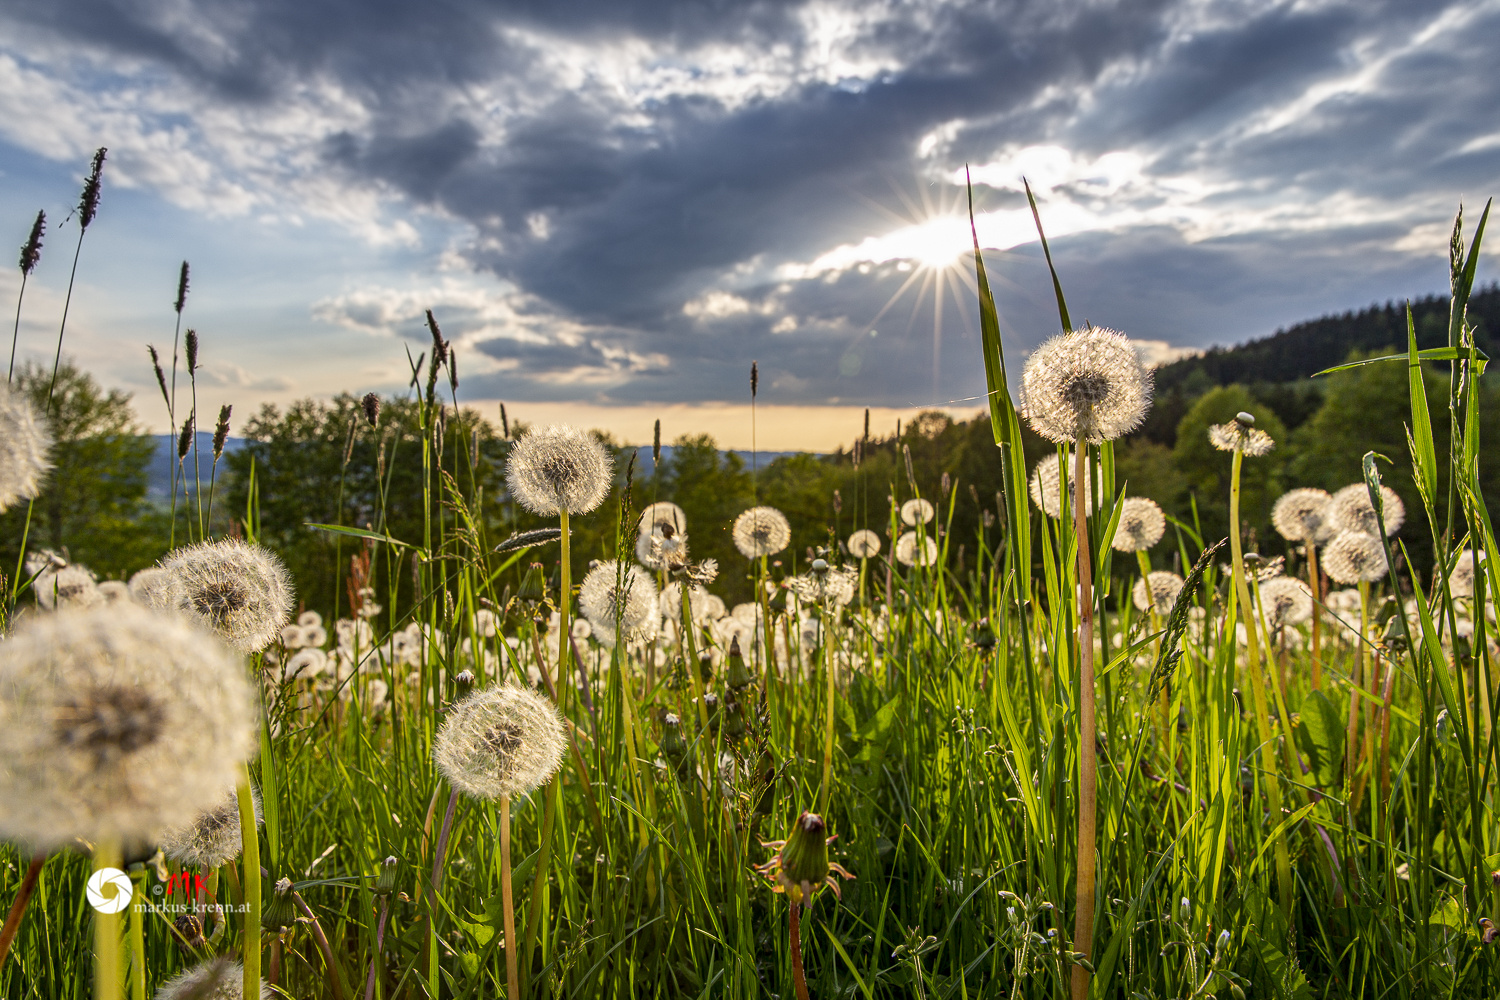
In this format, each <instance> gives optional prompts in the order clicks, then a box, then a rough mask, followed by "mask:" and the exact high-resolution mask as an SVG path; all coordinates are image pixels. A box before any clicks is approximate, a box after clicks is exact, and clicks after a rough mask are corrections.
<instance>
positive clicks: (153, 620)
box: [0, 604, 256, 849]
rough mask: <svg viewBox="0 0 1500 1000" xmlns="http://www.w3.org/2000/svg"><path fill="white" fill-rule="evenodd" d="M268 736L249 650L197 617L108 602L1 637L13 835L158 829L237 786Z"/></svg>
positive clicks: (5, 799) (5, 780)
mask: <svg viewBox="0 0 1500 1000" xmlns="http://www.w3.org/2000/svg"><path fill="white" fill-rule="evenodd" d="M255 746H256V725H255V702H254V697H253V693H252V688H251V685H250V681H249V679H248V678H247V677H246V676H245V671H244V668H243V666H242V664H241V662H240V660H239V658H238V657H237V656H235V655H233V654H232V653H231V652H230V651H229V650H227V649H226V648H224V646H223V644H222V643H221V642H220V641H219V640H218V639H217V638H215V637H214V636H212V635H210V634H208V633H205V632H203V631H202V630H200V629H198V628H196V627H194V626H193V625H192V624H191V623H189V622H186V621H183V620H181V619H177V618H171V617H163V616H161V615H158V614H153V613H152V612H150V611H148V610H146V609H145V608H141V607H138V606H136V605H133V604H109V605H99V606H97V607H93V608H87V609H83V610H67V611H60V612H58V613H57V614H55V615H40V616H34V617H32V618H30V619H28V620H27V621H26V622H25V623H24V624H22V625H21V626H20V627H19V628H17V629H16V631H15V633H14V634H13V635H12V636H11V637H10V638H9V639H7V640H6V641H5V642H4V643H0V837H3V838H5V839H9V840H14V841H20V842H22V843H26V844H30V845H33V846H35V847H37V848H39V849H45V848H49V847H52V846H56V845H58V844H61V843H64V842H66V841H68V840H71V839H73V838H74V837H82V838H84V839H86V840H91V841H92V840H97V839H99V838H101V837H107V836H114V837H118V838H120V839H121V840H124V841H132V840H142V839H147V838H150V837H152V836H153V835H155V834H156V832H157V831H159V830H161V829H163V828H167V827H173V826H178V825H182V824H185V823H188V822H190V821H191V820H192V819H193V818H194V816H195V814H196V812H197V810H198V808H199V807H200V804H201V803H203V802H213V801H217V799H218V798H219V796H220V795H222V794H224V792H225V791H226V790H228V789H230V788H233V787H234V783H235V779H236V777H237V776H238V774H239V768H240V765H241V764H242V762H244V761H245V760H246V759H248V758H249V756H250V755H251V753H252V752H253V750H254V748H255Z"/></svg>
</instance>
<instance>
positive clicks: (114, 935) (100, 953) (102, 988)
mask: <svg viewBox="0 0 1500 1000" xmlns="http://www.w3.org/2000/svg"><path fill="white" fill-rule="evenodd" d="M119 867H120V843H119V841H118V840H115V839H114V838H110V837H106V838H104V839H102V840H100V842H99V843H98V845H97V846H96V847H95V848H94V871H100V870H101V869H105V868H116V869H117V868H119ZM120 985H121V984H120V915H119V914H118V913H105V912H104V911H102V910H96V911H95V912H94V1000H120V997H121V991H120ZM251 995H252V996H253V995H254V994H251Z"/></svg>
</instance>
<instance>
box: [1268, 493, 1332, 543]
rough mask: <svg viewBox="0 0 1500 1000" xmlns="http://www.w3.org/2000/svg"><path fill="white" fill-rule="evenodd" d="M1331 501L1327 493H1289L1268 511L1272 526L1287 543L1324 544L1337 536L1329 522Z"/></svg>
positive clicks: (1283, 495)
mask: <svg viewBox="0 0 1500 1000" xmlns="http://www.w3.org/2000/svg"><path fill="white" fill-rule="evenodd" d="M1331 499H1332V498H1331V497H1330V496H1329V495H1328V493H1327V491H1326V490H1318V489H1312V488H1310V487H1303V488H1301V489H1295V490H1288V491H1287V492H1286V493H1283V494H1282V495H1281V498H1280V499H1279V500H1277V501H1276V505H1275V506H1274V507H1272V508H1271V524H1272V526H1274V527H1275V528H1276V531H1277V532H1278V533H1279V534H1280V535H1281V537H1282V538H1285V539H1286V540H1287V541H1289V542H1312V543H1313V544H1315V545H1316V544H1320V543H1322V542H1326V541H1328V539H1330V538H1332V537H1333V536H1334V535H1335V534H1337V530H1336V529H1335V528H1334V527H1333V524H1332V522H1331V520H1330V518H1329V508H1328V501H1329V500H1331Z"/></svg>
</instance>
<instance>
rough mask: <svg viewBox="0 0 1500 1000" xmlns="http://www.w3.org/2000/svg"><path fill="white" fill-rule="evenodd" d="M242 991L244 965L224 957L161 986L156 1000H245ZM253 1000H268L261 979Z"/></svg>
mask: <svg viewBox="0 0 1500 1000" xmlns="http://www.w3.org/2000/svg"><path fill="white" fill-rule="evenodd" d="M244 991H245V968H244V966H242V965H241V964H240V963H239V962H232V961H230V960H229V959H227V958H211V959H209V960H208V961H207V962H203V963H200V964H198V965H195V966H193V967H192V968H191V969H188V970H187V971H186V972H179V973H178V974H177V975H175V976H173V977H172V978H171V979H169V980H167V981H166V982H165V983H162V985H161V989H159V990H157V991H156V998H155V1000H245V992H244ZM277 995H278V996H280V995H281V994H280V993H278V994H277ZM252 1000H271V989H270V987H269V986H267V985H266V982H265V980H264V979H262V980H261V983H260V991H259V995H258V996H257V997H254V998H252Z"/></svg>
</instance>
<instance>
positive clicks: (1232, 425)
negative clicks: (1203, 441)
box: [1208, 418, 1276, 458]
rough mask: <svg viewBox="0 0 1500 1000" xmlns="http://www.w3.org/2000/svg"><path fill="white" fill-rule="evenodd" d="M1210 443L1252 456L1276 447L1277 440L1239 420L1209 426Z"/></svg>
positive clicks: (1219, 447) (1226, 449)
mask: <svg viewBox="0 0 1500 1000" xmlns="http://www.w3.org/2000/svg"><path fill="white" fill-rule="evenodd" d="M1247 419H1248V418H1247ZM1208 443H1209V444H1211V445H1213V446H1214V447H1215V448H1217V449H1219V450H1220V451H1236V450H1238V451H1242V452H1244V453H1245V454H1246V455H1248V456H1250V457H1251V458H1256V457H1258V456H1261V455H1264V454H1266V453H1268V452H1269V451H1270V450H1271V449H1272V448H1274V447H1276V441H1275V440H1274V439H1273V438H1272V437H1271V435H1269V434H1267V433H1266V432H1265V431H1263V430H1259V429H1257V428H1255V427H1252V426H1250V425H1249V424H1245V423H1241V422H1240V421H1239V420H1231V421H1229V422H1228V423H1223V424H1213V425H1211V426H1210V427H1209V428H1208Z"/></svg>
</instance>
